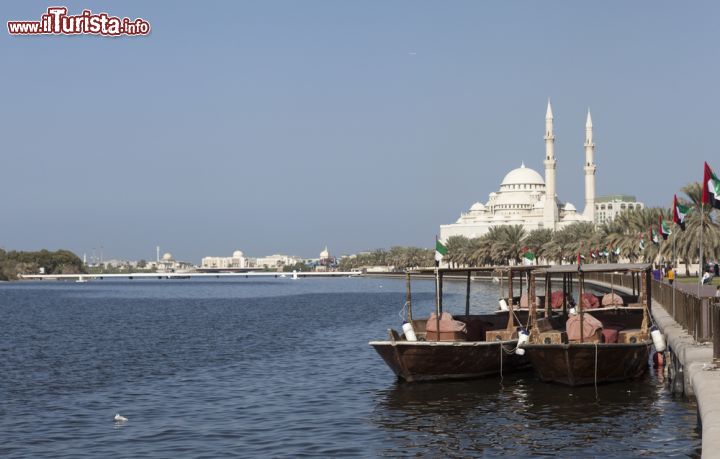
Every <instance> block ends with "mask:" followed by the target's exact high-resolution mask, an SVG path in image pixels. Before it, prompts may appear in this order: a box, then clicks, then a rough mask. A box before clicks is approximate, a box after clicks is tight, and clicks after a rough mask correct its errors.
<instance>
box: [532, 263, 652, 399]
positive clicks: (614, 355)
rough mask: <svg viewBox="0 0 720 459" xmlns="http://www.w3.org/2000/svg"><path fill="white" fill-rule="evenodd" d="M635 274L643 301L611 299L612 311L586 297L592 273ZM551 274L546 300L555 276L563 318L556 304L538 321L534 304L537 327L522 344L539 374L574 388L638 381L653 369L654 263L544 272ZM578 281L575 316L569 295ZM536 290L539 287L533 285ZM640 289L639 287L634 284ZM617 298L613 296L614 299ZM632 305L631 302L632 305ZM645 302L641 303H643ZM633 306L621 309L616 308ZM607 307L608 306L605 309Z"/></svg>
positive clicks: (547, 279) (559, 268) (566, 267)
mask: <svg viewBox="0 0 720 459" xmlns="http://www.w3.org/2000/svg"><path fill="white" fill-rule="evenodd" d="M602 272H605V273H607V272H609V273H629V274H631V275H633V276H637V277H639V284H640V285H641V289H640V295H639V298H638V297H628V296H625V298H624V299H623V298H621V297H620V296H619V295H615V296H616V297H617V298H620V300H616V298H614V297H611V301H612V303H613V304H611V305H608V306H607V307H588V306H596V305H593V304H591V303H593V301H592V296H591V295H589V294H588V293H587V292H585V288H584V284H585V282H584V280H585V276H586V275H587V274H589V273H602ZM543 274H544V275H545V287H546V297H552V293H551V291H550V286H551V281H552V278H553V277H554V276H561V277H562V281H563V296H562V298H563V305H562V315H561V316H559V317H557V318H551V317H550V302H546V307H545V316H546V317H545V318H542V319H536V317H537V316H536V315H534V312H535V311H534V308H535V306H534V304H533V305H532V306H531V311H530V317H531V321H532V322H533V323H532V324H531V325H530V326H531V330H530V337H529V342H528V343H524V344H522V345H521V347H522V349H524V350H525V352H526V356H527V357H528V358H529V360H530V362H531V364H532V366H533V369H534V370H535V373H536V374H537V376H538V377H539V378H540V379H541V380H542V381H548V382H557V383H561V384H567V385H570V386H578V385H588V384H601V383H608V382H614V381H623V380H627V379H633V378H638V377H640V376H642V375H643V374H644V373H645V371H646V370H647V367H648V355H649V352H650V347H651V346H652V339H651V338H650V334H649V330H648V321H649V318H650V314H649V308H650V298H651V296H650V285H651V282H650V279H651V278H650V276H651V265H650V264H590V265H579V266H575V265H560V266H553V267H551V268H547V269H545V270H541V271H539V272H537V273H532V274H531V277H534V276H535V275H543ZM573 276H577V278H578V281H579V282H578V286H579V289H580V292H579V296H578V298H579V299H580V300H579V301H578V304H577V308H576V310H575V311H573V308H571V307H570V306H574V305H573V304H571V302H574V300H573V299H572V296H571V294H570V292H569V290H570V289H571V288H572V285H573V284H572V278H573ZM531 285H534V283H533V282H531ZM633 285H634V284H633ZM612 294H614V292H613V293H611V294H609V295H612ZM628 300H629V301H628ZM637 301H639V302H637ZM620 302H623V303H628V302H630V304H622V305H620V304H616V303H620ZM600 306H602V305H600Z"/></svg>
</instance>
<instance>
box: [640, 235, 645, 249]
mask: <svg viewBox="0 0 720 459" xmlns="http://www.w3.org/2000/svg"><path fill="white" fill-rule="evenodd" d="M640 250H645V236H640Z"/></svg>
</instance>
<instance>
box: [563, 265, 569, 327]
mask: <svg viewBox="0 0 720 459" xmlns="http://www.w3.org/2000/svg"><path fill="white" fill-rule="evenodd" d="M562 289H563V303H562V307H563V315H564V316H565V320H567V318H568V312H567V294H568V292H567V274H566V273H563V285H562Z"/></svg>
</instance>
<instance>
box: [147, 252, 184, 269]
mask: <svg viewBox="0 0 720 459" xmlns="http://www.w3.org/2000/svg"><path fill="white" fill-rule="evenodd" d="M154 264H155V269H156V271H157V272H167V273H171V272H179V271H190V270H192V269H194V268H195V266H193V265H192V263H188V262H185V261H178V260H176V259H175V258H173V256H172V254H171V253H170V252H167V253H165V254H164V255H163V256H162V258H161V259H160V260H159V261H156V262H155V263H154ZM150 265H151V266H152V264H150Z"/></svg>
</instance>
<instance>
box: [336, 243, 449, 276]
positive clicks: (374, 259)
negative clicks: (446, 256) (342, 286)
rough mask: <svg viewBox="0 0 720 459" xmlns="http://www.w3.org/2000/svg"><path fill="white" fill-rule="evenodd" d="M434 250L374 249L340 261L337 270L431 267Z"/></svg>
mask: <svg viewBox="0 0 720 459" xmlns="http://www.w3.org/2000/svg"><path fill="white" fill-rule="evenodd" d="M434 263H435V250H434V249H424V248H422V247H401V246H395V247H391V248H390V250H386V249H375V250H372V251H369V252H362V253H358V254H355V255H351V256H349V257H343V258H341V259H340V263H339V264H338V269H339V270H340V271H350V270H353V269H360V268H363V267H367V266H386V267H394V269H395V270H397V271H402V270H404V269H407V268H416V267H420V266H433V265H434Z"/></svg>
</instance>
